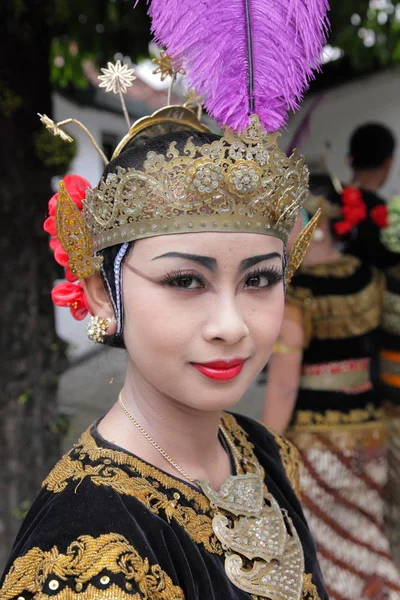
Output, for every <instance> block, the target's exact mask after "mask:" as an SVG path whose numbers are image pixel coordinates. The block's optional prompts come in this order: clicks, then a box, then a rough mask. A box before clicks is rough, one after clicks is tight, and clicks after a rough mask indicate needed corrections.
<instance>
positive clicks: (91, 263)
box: [56, 181, 103, 279]
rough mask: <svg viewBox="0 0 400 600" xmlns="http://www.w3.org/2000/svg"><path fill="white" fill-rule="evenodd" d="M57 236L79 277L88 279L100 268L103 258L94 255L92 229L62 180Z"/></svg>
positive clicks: (57, 213)
mask: <svg viewBox="0 0 400 600" xmlns="http://www.w3.org/2000/svg"><path fill="white" fill-rule="evenodd" d="M56 228H57V236H58V238H59V240H60V242H61V245H62V247H63V248H64V250H65V252H66V253H67V254H68V258H69V263H68V266H69V268H70V270H71V273H72V274H73V275H75V277H77V278H78V279H88V278H89V277H91V276H92V275H93V273H95V272H96V271H99V270H100V267H101V263H102V261H103V258H102V257H100V256H93V249H92V241H91V235H90V231H89V230H88V228H87V226H86V223H85V221H84V219H83V217H82V214H81V213H80V211H79V209H78V207H77V206H76V204H75V202H73V200H72V199H71V198H70V195H69V194H68V192H67V190H66V188H65V185H64V183H63V182H62V181H61V182H60V191H59V193H58V201H57V210H56Z"/></svg>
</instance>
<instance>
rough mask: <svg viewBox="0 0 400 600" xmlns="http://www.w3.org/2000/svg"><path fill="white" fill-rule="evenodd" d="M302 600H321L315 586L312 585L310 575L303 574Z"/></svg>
mask: <svg viewBox="0 0 400 600" xmlns="http://www.w3.org/2000/svg"><path fill="white" fill-rule="evenodd" d="M303 600H321V599H320V596H319V594H318V590H317V586H316V585H315V584H314V583H313V580H312V575H311V573H305V574H304V584H303Z"/></svg>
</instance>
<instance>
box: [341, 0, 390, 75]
mask: <svg viewBox="0 0 400 600" xmlns="http://www.w3.org/2000/svg"><path fill="white" fill-rule="evenodd" d="M331 6H332V10H331V12H330V20H331V24H332V28H331V34H330V37H329V43H330V44H331V45H332V46H336V47H338V48H340V49H341V50H343V52H344V53H345V54H346V55H347V56H348V57H349V58H350V61H351V65H352V67H353V68H354V69H355V70H366V69H370V68H371V67H386V66H391V65H394V64H395V63H397V62H400V2H398V1H397V0H371V1H370V2H367V1H366V0H346V2H340V0H333V1H332V2H331Z"/></svg>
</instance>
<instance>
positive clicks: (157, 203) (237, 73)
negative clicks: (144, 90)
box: [41, 0, 327, 278]
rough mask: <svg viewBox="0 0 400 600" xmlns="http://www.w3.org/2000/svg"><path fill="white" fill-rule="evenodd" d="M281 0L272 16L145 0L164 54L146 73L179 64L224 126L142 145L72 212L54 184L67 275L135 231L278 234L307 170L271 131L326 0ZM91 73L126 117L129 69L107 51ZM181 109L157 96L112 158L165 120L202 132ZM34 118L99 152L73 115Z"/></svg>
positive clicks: (264, 9)
mask: <svg viewBox="0 0 400 600" xmlns="http://www.w3.org/2000/svg"><path fill="white" fill-rule="evenodd" d="M239 5H240V6H239ZM280 5H281V7H280V10H279V11H277V10H275V13H276V15H275V17H274V19H271V11H274V8H273V3H271V0H252V1H251V0H246V1H245V2H244V3H243V2H240V3H238V2H232V1H231V0H221V1H220V2H218V3H215V0H201V1H200V0H194V1H192V2H191V3H190V7H189V6H186V2H185V1H182V2H181V3H180V4H179V10H178V6H177V3H176V2H172V0H153V1H152V2H151V4H150V10H149V12H150V16H151V18H152V26H153V30H154V32H155V35H156V39H157V41H159V42H160V43H162V44H163V45H164V46H165V47H166V48H167V51H168V52H169V54H171V55H172V56H173V58H168V55H163V56H162V59H161V60H158V64H159V68H158V69H157V71H158V72H160V71H161V72H162V76H164V75H165V74H166V73H168V74H170V75H171V76H172V79H173V80H174V79H175V77H176V73H177V72H185V73H187V77H188V80H189V83H190V84H191V85H193V87H194V89H195V94H201V95H202V96H203V97H204V98H205V106H206V107H207V108H208V111H209V113H210V115H211V116H214V117H215V118H216V120H217V122H218V123H219V125H221V126H222V127H223V131H224V132H223V136H222V137H221V138H220V139H218V140H217V141H214V142H213V143H211V144H205V145H203V146H200V147H198V146H196V145H195V144H194V143H193V140H192V139H191V138H190V137H189V139H188V141H187V143H186V145H185V146H184V148H183V149H182V150H180V151H179V150H178V149H177V148H176V146H175V143H174V142H172V143H171V145H170V147H169V149H168V151H167V152H166V153H165V154H158V153H157V152H154V151H152V152H148V153H147V156H146V159H145V160H144V163H143V166H142V168H141V169H140V170H139V169H134V168H128V169H124V168H122V167H119V168H117V170H116V172H114V173H109V174H108V175H107V177H106V178H105V179H103V180H102V181H101V182H100V184H99V185H98V186H97V187H96V188H94V189H89V188H88V189H87V191H86V197H85V199H84V200H83V202H82V204H83V211H82V212H81V213H80V212H79V210H78V207H77V205H76V202H73V201H72V200H68V192H67V190H66V188H65V187H61V190H60V194H59V202H58V205H57V218H56V224H57V236H58V238H59V240H60V242H61V245H62V247H63V249H64V250H65V252H66V253H67V254H68V257H69V267H70V271H71V272H72V273H73V274H74V276H76V277H77V278H87V277H90V276H91V275H92V274H93V273H94V272H95V271H96V270H98V269H99V268H100V264H101V258H98V257H96V253H98V252H99V251H101V250H103V249H104V248H107V247H110V246H113V245H116V244H121V243H124V242H131V241H135V240H139V239H142V238H146V237H153V236H159V235H168V234H177V233H188V232H203V231H218V232H221V231H222V232H245V233H260V234H266V235H272V236H275V237H278V238H280V239H281V240H282V241H283V242H284V243H286V242H287V240H288V237H289V235H290V232H291V229H292V227H293V225H294V223H295V221H296V219H297V215H298V212H299V209H300V208H301V206H302V205H303V203H304V202H305V200H306V198H307V186H308V169H307V167H306V165H305V163H304V159H303V158H302V157H299V156H297V154H296V152H294V153H293V154H292V155H291V156H289V157H288V156H286V155H285V154H284V153H283V152H282V151H281V150H280V149H279V147H278V138H279V135H280V134H279V133H278V132H276V129H277V128H278V127H279V126H281V125H282V124H283V123H284V121H285V119H286V115H287V112H288V110H289V109H290V108H294V107H296V106H297V102H298V100H299V98H300V97H301V95H302V93H303V92H304V90H305V89H306V87H307V84H308V80H309V78H310V77H311V75H312V71H313V69H314V68H316V67H317V66H318V62H319V58H320V54H321V50H322V45H323V42H324V37H325V26H326V22H325V19H326V10H327V5H326V2H325V0H316V1H315V2H313V3H312V6H308V3H305V2H303V1H298V2H295V1H293V0H292V1H291V2H287V3H285V2H282V3H280ZM275 13H274V14H275ZM231 30H232V32H233V31H235V32H236V33H235V36H233V35H232V36H231V35H230V33H229V32H230V31H231ZM238 32H240V35H238ZM194 33H195V34H196V35H194ZM239 38H240V39H239ZM234 40H235V41H234ZM234 44H236V45H234ZM102 71H103V73H104V74H103V75H102V76H101V78H100V79H101V82H102V83H101V86H102V87H104V88H105V89H106V91H111V92H114V93H116V94H118V95H119V96H120V98H121V101H122V104H123V109H124V114H125V117H126V119H127V121H128V124H129V116H128V113H127V109H126V106H125V102H124V98H123V94H124V93H125V92H126V91H127V89H128V87H129V86H130V85H132V83H133V81H134V79H135V76H134V73H133V70H132V69H128V67H127V66H126V65H121V63H120V62H119V61H118V62H117V63H116V64H115V65H113V64H111V63H109V65H108V68H107V69H102ZM272 73H273V76H272ZM293 73H296V74H295V75H293ZM195 94H193V95H192V97H193V98H194V97H196V95H195ZM192 108H193V107H188V106H183V107H180V106H168V107H166V108H164V109H162V110H161V111H158V112H157V113H155V114H153V115H151V116H149V117H144V118H142V119H140V120H139V121H138V122H136V123H135V124H134V125H132V126H131V127H129V133H128V134H127V135H126V136H125V137H124V138H123V140H121V142H120V143H119V144H118V146H117V148H116V150H115V152H114V155H113V157H112V158H115V157H116V156H118V155H119V154H120V153H121V152H123V151H124V150H125V149H126V148H128V147H129V146H130V145H131V144H132V142H133V140H135V139H137V138H139V137H140V138H146V137H153V136H154V135H157V134H158V132H160V131H162V130H163V127H164V126H167V127H170V130H171V129H172V130H173V129H174V128H175V129H176V130H182V129H184V130H187V131H193V132H204V131H208V129H207V127H206V126H205V125H204V124H202V123H201V122H200V121H199V119H198V116H196V114H195V112H198V110H196V111H194V110H192ZM197 109H198V106H197ZM41 119H42V122H43V123H44V124H45V125H46V127H47V128H48V129H49V130H50V131H51V132H52V133H53V134H55V135H61V136H62V137H63V138H64V139H65V140H66V141H68V138H69V136H67V135H66V134H65V132H64V131H63V129H62V128H63V127H64V126H65V125H67V124H68V123H75V124H76V125H78V126H79V127H81V128H82V129H84V131H85V132H86V133H87V135H89V137H90V138H91V140H92V142H93V143H94V145H95V147H96V149H97V150H98V151H99V153H100V154H101V155H102V158H103V160H104V162H107V159H106V157H104V154H103V153H102V151H101V150H100V148H99V147H98V146H97V144H96V142H95V140H94V139H93V137H92V136H91V134H90V133H89V132H88V131H87V130H86V128H85V127H84V126H83V125H82V124H81V123H79V122H78V121H76V120H74V119H69V120H67V121H63V122H61V123H54V122H53V121H51V120H50V119H49V118H48V117H46V116H45V115H41ZM316 222H317V217H316V218H315V219H313V220H312V221H311V222H310V223H309V224H308V225H307V230H306V231H304V232H303V235H302V236H300V238H299V240H298V243H297V245H295V249H294V250H295V256H296V258H295V259H293V261H292V264H291V267H290V268H289V272H292V271H293V270H294V267H295V265H297V266H298V264H299V262H301V258H302V256H303V255H304V253H305V250H306V247H307V245H308V243H309V239H311V234H312V230H313V229H314V228H315V226H316Z"/></svg>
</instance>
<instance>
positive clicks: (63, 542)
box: [0, 430, 183, 600]
mask: <svg viewBox="0 0 400 600" xmlns="http://www.w3.org/2000/svg"><path fill="white" fill-rule="evenodd" d="M121 458H122V457H121V456H118V455H117V456H114V457H112V458H111V457H110V455H107V453H105V454H104V456H102V449H101V448H99V447H97V449H96V444H95V441H94V439H93V437H92V436H91V433H90V430H88V431H86V432H85V433H84V434H83V436H82V437H81V438H80V440H79V442H78V443H77V444H76V445H75V446H74V447H73V448H72V449H71V451H70V452H68V453H67V454H65V455H64V456H63V457H62V458H61V459H60V461H59V462H58V463H57V464H56V465H55V467H54V468H53V469H52V470H51V472H50V473H49V475H48V476H47V477H46V479H45V480H44V482H43V484H42V489H41V491H40V493H39V495H38V497H37V498H36V500H35V502H34V503H33V505H32V507H31V508H30V510H29V512H28V514H27V516H26V518H25V520H24V522H23V524H22V526H21V529H20V532H19V533H18V536H17V539H16V541H15V544H14V548H13V550H12V553H11V556H10V559H9V561H8V564H7V566H6V569H5V571H4V575H3V581H2V582H1V581H0V590H1V591H0V596H1V598H2V600H13V599H14V598H24V600H28V599H35V598H36V597H37V598H39V597H40V598H43V599H45V598H48V597H49V598H50V597H51V596H54V595H57V594H58V593H61V592H62V593H64V594H65V597H68V598H69V597H71V598H72V597H73V598H77V599H78V598H80V594H81V593H82V598H98V599H99V600H100V599H103V598H104V599H106V598H114V597H116V598H117V597H118V598H125V597H128V596H129V597H135V598H138V599H139V598H142V597H143V598H144V597H151V598H159V599H160V600H161V599H163V600H164V599H166V598H170V597H171V598H172V597H176V598H183V593H182V591H181V590H180V588H179V587H178V586H176V585H174V584H173V582H172V579H171V578H170V577H169V575H168V574H167V572H166V571H164V570H163V567H164V565H165V564H168V557H167V556H166V551H165V549H164V547H165V543H164V544H163V543H161V541H160V542H159V543H158V544H157V543H156V540H155V538H154V537H152V536H151V535H148V534H149V533H150V532H151V531H158V539H160V540H161V539H162V538H166V537H167V536H168V535H173V533H172V532H170V531H166V530H167V529H168V528H167V527H166V526H165V525H166V524H165V523H164V521H163V520H162V519H161V518H159V516H158V515H157V511H153V512H152V511H151V510H150V506H149V505H147V504H146V498H145V496H146V493H147V494H148V496H149V495H150V494H151V493H153V491H152V490H151V489H150V486H148V488H149V489H148V490H146V481H145V480H144V479H143V478H141V477H135V476H133V475H132V474H129V473H128V470H127V469H126V468H125V467H126V465H125V466H124V465H123V464H122V461H121ZM118 461H119V463H120V464H118ZM139 492H141V496H140V493H139ZM139 498H141V500H142V501H141V500H140V499H139ZM164 568H165V567H164ZM71 586H72V587H71ZM143 589H146V590H148V591H153V592H154V595H152V594H149V596H142V595H141V591H142V590H143ZM63 590H64V591H63ZM157 590H158V591H157ZM135 593H136V595H135ZM69 594H71V596H70V595H69ZM169 594H170V595H169ZM57 597H58V596H57ZM60 597H61V596H60ZM62 597H64V596H62Z"/></svg>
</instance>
